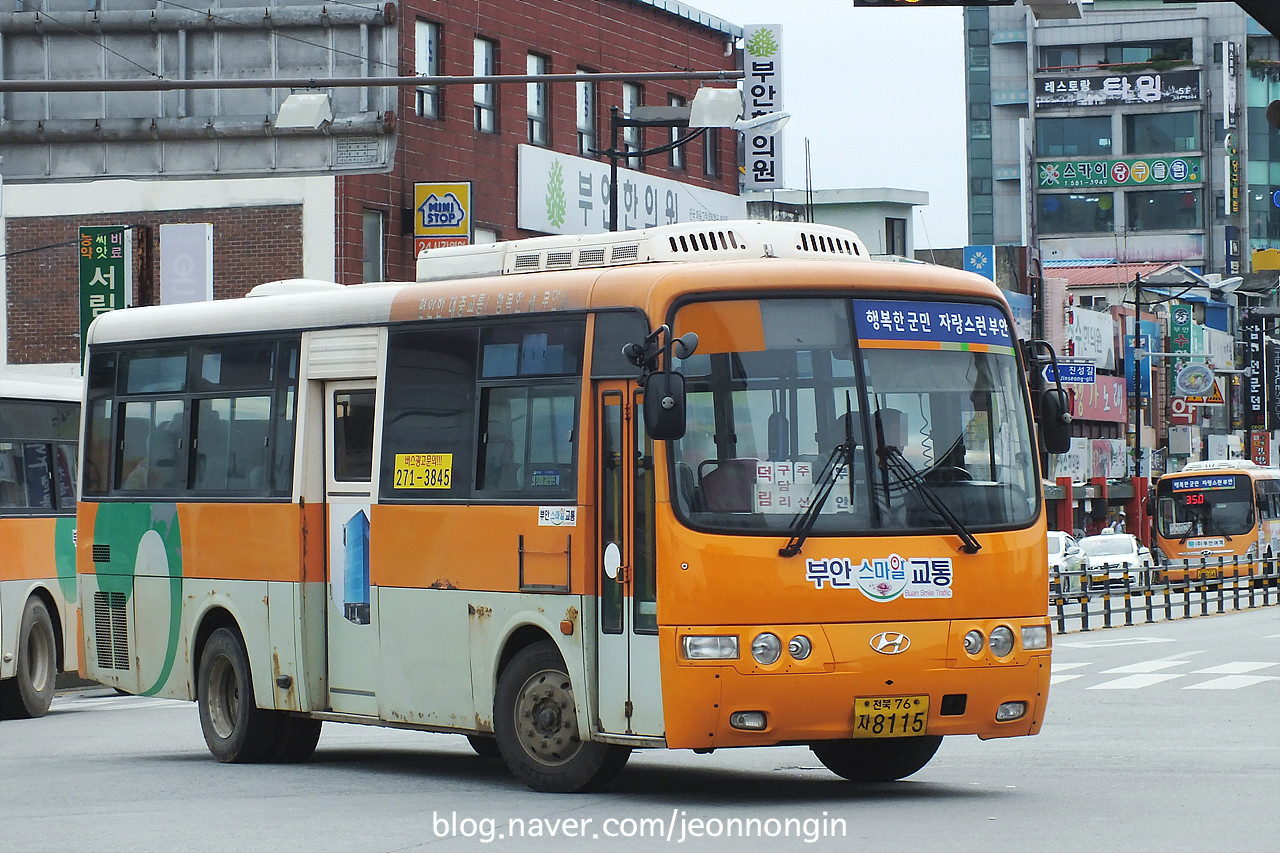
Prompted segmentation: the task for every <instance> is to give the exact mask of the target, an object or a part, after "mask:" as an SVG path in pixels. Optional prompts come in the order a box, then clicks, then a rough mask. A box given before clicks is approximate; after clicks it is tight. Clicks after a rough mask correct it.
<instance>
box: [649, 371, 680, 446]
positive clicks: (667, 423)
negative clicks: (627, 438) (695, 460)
mask: <svg viewBox="0 0 1280 853" xmlns="http://www.w3.org/2000/svg"><path fill="white" fill-rule="evenodd" d="M643 405H644V428H645V431H646V432H648V433H649V437H650V438H652V439H654V440H656V441H674V440H675V439H678V438H684V431H685V410H684V374H681V373H676V372H674V371H672V372H664V373H651V374H649V378H648V379H647V380H645V383H644V403H643Z"/></svg>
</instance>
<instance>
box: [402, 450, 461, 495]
mask: <svg viewBox="0 0 1280 853" xmlns="http://www.w3.org/2000/svg"><path fill="white" fill-rule="evenodd" d="M452 482H453V454H452V453H397V454H396V485H395V488H397V489H447V488H449V487H450V484H451V483H452Z"/></svg>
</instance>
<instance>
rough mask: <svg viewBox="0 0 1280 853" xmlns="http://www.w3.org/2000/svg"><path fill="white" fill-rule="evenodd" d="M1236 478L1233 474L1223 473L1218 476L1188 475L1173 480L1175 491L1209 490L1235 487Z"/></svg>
mask: <svg viewBox="0 0 1280 853" xmlns="http://www.w3.org/2000/svg"><path fill="white" fill-rule="evenodd" d="M1235 487H1236V478H1235V475H1233V474H1222V475H1219V476H1217V477H1186V478H1184V479H1179V480H1174V481H1173V490H1174V491H1175V492H1207V491H1210V490H1212V489H1234V488H1235Z"/></svg>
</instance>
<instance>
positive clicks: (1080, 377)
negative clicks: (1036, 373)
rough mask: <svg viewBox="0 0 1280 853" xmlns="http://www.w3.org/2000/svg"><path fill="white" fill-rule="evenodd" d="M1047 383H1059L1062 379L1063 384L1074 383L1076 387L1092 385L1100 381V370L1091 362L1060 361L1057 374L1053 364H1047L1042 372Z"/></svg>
mask: <svg viewBox="0 0 1280 853" xmlns="http://www.w3.org/2000/svg"><path fill="white" fill-rule="evenodd" d="M1041 375H1042V376H1043V377H1044V381H1045V382H1057V381H1058V377H1062V381H1063V382H1072V383H1075V384H1076V385H1092V384H1094V382H1096V381H1097V379H1098V368H1097V367H1095V366H1094V365H1093V364H1091V363H1089V362H1083V361H1060V362H1058V372H1057V373H1056V374H1055V373H1054V371H1053V365H1052V364H1046V365H1045V366H1044V370H1043V371H1041Z"/></svg>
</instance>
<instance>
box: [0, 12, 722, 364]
mask: <svg viewBox="0 0 1280 853" xmlns="http://www.w3.org/2000/svg"><path fill="white" fill-rule="evenodd" d="M101 6H102V8H103V9H104V11H103V12H102V14H104V15H105V14H107V13H109V12H110V1H109V0H106V2H104V3H102V4H101ZM387 9H388V11H387V13H386V18H387V21H388V23H389V24H394V26H395V27H396V35H395V44H396V48H395V50H396V51H397V53H398V56H397V57H396V62H397V63H398V68H397V69H395V71H394V72H393V73H395V74H399V75H404V76H408V75H430V76H468V75H473V74H477V75H478V74H500V75H524V74H534V73H537V74H542V73H551V74H556V73H576V72H584V71H585V72H609V73H624V72H637V73H639V72H653V71H716V70H732V69H734V68H735V67H737V63H738V59H737V57H736V54H735V51H734V49H733V43H734V39H735V38H736V37H737V36H739V35H740V30H739V29H738V28H737V27H736V26H734V25H731V24H728V23H727V22H724V21H722V20H720V19H718V18H715V17H712V16H709V15H706V14H704V13H701V12H699V11H697V10H696V9H693V8H690V7H688V6H686V5H684V4H682V3H677V2H671V0H560V2H557V3H553V4H547V3H542V2H537V0H450V2H433V0H410V2H408V3H405V4H403V5H401V6H399V7H398V8H397V7H394V6H391V5H388V7H387ZM228 76H230V75H228ZM699 85H700V84H699V83H698V82H696V81H662V82H637V83H623V82H593V83H574V82H568V83H555V84H544V85H541V86H537V85H527V84H524V83H520V84H503V85H498V86H473V85H470V84H467V85H451V86H441V87H432V88H414V87H401V89H400V90H399V92H398V93H397V94H396V96H395V99H394V100H395V104H396V106H395V110H394V115H390V116H386V117H385V120H386V121H391V122H394V123H395V129H396V133H397V135H398V141H397V147H396V151H395V156H394V161H393V163H392V167H391V169H390V171H389V172H386V173H381V174H326V175H317V176H291V177H280V178H274V177H273V178H225V179H217V180H209V179H192V178H189V177H188V178H185V179H174V178H169V177H166V176H164V175H158V176H150V177H158V178H164V179H163V180H146V181H143V180H132V179H134V178H142V177H147V176H146V175H142V174H137V173H133V174H125V175H115V174H112V171H111V169H110V168H106V169H105V170H104V171H103V172H102V174H101V177H100V178H99V179H97V180H93V181H74V182H64V181H59V182H51V183H41V182H38V181H21V182H13V181H10V180H9V177H8V176H6V184H5V187H4V208H3V224H4V228H3V234H4V238H3V239H4V245H3V252H4V255H5V264H4V267H3V275H4V282H3V285H4V286H3V291H2V293H3V299H2V300H0V301H2V303H3V311H2V312H0V314H2V316H0V323H2V324H3V337H4V339H5V347H4V355H3V358H2V359H0V364H5V363H7V364H11V365H39V364H51V363H59V364H64V365H70V364H74V363H75V362H76V361H77V360H78V358H79V335H80V329H79V305H78V286H77V282H78V257H77V251H76V234H77V228H78V227H80V226H83V225H112V224H119V225H129V226H132V228H133V244H134V258H133V260H134V264H133V267H134V304H135V305H146V304H151V303H153V302H156V301H158V294H159V229H158V226H159V225H161V224H165V223H181V222H210V223H212V224H213V226H214V228H213V235H214V243H213V245H214V249H213V251H214V282H215V287H214V292H215V298H227V297H235V296H241V295H243V294H244V293H246V292H247V291H248V290H249V289H250V288H251V287H253V286H254V285H256V284H258V283H260V282H263V281H269V280H273V279H279V278H290V277H310V278H324V279H332V280H336V281H339V282H342V283H347V284H350V283H356V282H360V281H366V280H395V279H404V278H412V277H413V275H414V238H413V217H414V215H415V213H414V211H415V192H414V185H415V183H419V182H464V181H469V182H471V186H472V211H471V215H472V218H473V222H474V225H473V228H474V239H476V240H477V241H488V240H495V239H504V240H505V239H514V238H518V237H524V236H531V235H533V234H537V233H546V232H545V230H540V229H538V228H531V227H529V226H528V223H525V222H522V221H521V218H520V215H519V212H518V201H519V194H520V192H521V191H522V180H525V181H526V183H527V176H525V178H523V179H522V175H521V163H522V162H523V161H524V159H525V158H524V155H523V154H522V146H523V147H524V149H525V151H526V152H527V151H534V152H547V153H549V154H554V155H556V156H568V157H577V158H582V159H583V160H590V161H596V162H597V163H602V162H605V161H606V159H607V158H602V157H601V156H600V155H597V154H594V153H593V152H592V150H591V149H597V148H607V147H608V144H609V108H610V107H611V106H618V107H621V108H623V110H624V112H625V111H626V109H628V108H629V107H630V106H633V105H660V106H668V105H673V104H674V105H679V104H687V103H689V102H691V101H692V98H693V94H694V93H695V91H696V89H697V87H698V86H699ZM720 85H727V84H720ZM3 125H4V122H3V121H0V129H2V128H3ZM670 133H671V131H669V130H667V129H658V128H652V129H648V130H646V131H643V135H641V132H640V131H638V130H637V131H632V132H631V134H628V135H627V138H626V139H625V144H626V145H628V147H629V148H630V149H634V148H636V147H653V146H656V145H660V144H662V143H664V142H666V141H668V140H669V139H670V136H669V135H668V134H670ZM51 150H52V152H53V153H52V154H51V156H52V157H55V158H56V157H57V156H58V152H57V149H51ZM735 158H736V148H735V140H734V138H733V135H732V134H731V133H729V132H720V133H715V132H708V133H706V134H704V135H703V136H702V137H701V138H700V139H697V140H695V141H693V142H691V143H690V144H689V145H687V146H685V147H684V148H682V149H680V150H679V151H678V153H676V154H675V155H671V154H661V155H655V156H652V157H648V158H645V159H644V160H643V161H640V160H635V161H633V163H632V165H633V167H637V168H639V169H642V170H643V171H644V172H645V173H647V174H648V175H650V176H654V177H658V176H661V177H666V178H669V179H674V180H677V181H679V182H681V183H683V184H690V185H694V186H696V187H700V188H703V189H705V190H709V191H716V192H718V193H723V194H732V195H736V193H737V187H738V169H737V164H736V159H735ZM103 160H104V162H107V163H109V162H110V161H109V159H108V158H105V157H104V158H103ZM575 162H576V161H575ZM0 174H5V172H4V166H3V164H2V163H0ZM118 178H124V179H118ZM566 183H567V185H568V188H569V191H570V193H572V192H574V191H576V190H577V184H576V183H575V180H574V179H573V177H570V178H569V179H568V180H567V181H566ZM622 183H623V182H622V181H620V185H622ZM523 189H524V191H526V192H534V191H540V190H539V189H538V188H536V187H527V186H526V187H524V188H523ZM603 189H604V185H603V184H602V183H601V184H599V185H598V186H594V187H593V190H594V192H593V193H592V194H591V196H590V197H585V196H584V197H583V198H570V199H568V205H567V206H568V208H569V212H570V213H572V214H573V215H580V216H583V217H584V222H586V224H588V225H589V226H591V227H592V228H593V230H603V222H604V221H605V220H604V217H605V205H604V201H603V198H604V196H603ZM632 201H635V200H634V199H629V200H628V201H624V202H623V203H624V204H629V203H631V202H632ZM635 203H636V204H637V206H638V207H643V203H644V199H643V198H642V199H640V200H639V201H636V202H635ZM588 206H590V207H591V210H590V211H589V212H590V214H591V217H592V218H591V219H590V220H589V221H587V220H586V219H585V217H586V216H587V213H588V211H587V207H588ZM597 220H598V221H599V223H600V227H594V224H595V223H596V221H597ZM622 222H623V227H626V226H627V225H636V224H646V223H644V222H643V221H639V220H637V221H635V222H631V221H629V220H628V219H627V217H625V216H624V217H623V218H622ZM582 224H583V223H579V225H582Z"/></svg>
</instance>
